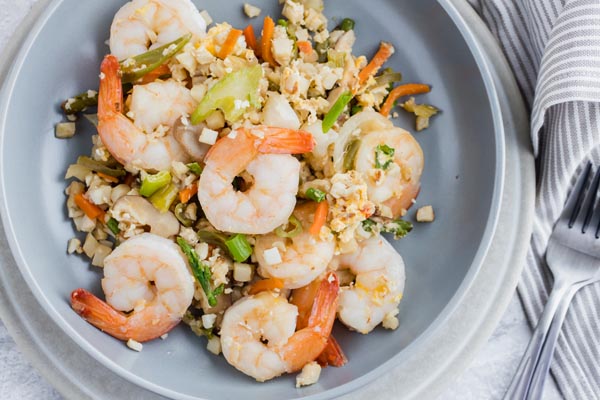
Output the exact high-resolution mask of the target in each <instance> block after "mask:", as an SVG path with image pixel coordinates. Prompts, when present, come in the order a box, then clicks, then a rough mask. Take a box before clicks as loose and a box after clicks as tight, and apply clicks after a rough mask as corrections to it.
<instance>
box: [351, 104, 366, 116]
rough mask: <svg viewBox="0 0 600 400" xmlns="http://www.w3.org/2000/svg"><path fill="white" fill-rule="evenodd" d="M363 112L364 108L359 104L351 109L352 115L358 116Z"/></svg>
mask: <svg viewBox="0 0 600 400" xmlns="http://www.w3.org/2000/svg"><path fill="white" fill-rule="evenodd" d="M362 110H363V106H359V105H358V104H355V105H353V106H352V108H351V109H350V115H356V114H358V113H359V112H361V111H362Z"/></svg>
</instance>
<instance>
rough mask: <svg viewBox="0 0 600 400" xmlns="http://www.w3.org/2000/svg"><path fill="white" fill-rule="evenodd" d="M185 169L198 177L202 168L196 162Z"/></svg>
mask: <svg viewBox="0 0 600 400" xmlns="http://www.w3.org/2000/svg"><path fill="white" fill-rule="evenodd" d="M187 167H188V169H189V170H190V171H192V172H193V173H194V174H196V175H198V176H200V175H202V167H201V166H200V164H198V163H197V162H193V163H191V164H188V165H187Z"/></svg>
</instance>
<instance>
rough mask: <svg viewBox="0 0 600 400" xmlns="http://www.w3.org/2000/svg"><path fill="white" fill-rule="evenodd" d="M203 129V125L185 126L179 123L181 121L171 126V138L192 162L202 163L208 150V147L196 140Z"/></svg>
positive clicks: (204, 126)
mask: <svg viewBox="0 0 600 400" xmlns="http://www.w3.org/2000/svg"><path fill="white" fill-rule="evenodd" d="M204 128H206V125H205V124H198V125H191V124H190V123H188V124H187V125H186V124H184V123H183V122H181V119H179V120H178V121H177V122H175V125H173V136H175V139H176V140H177V141H178V142H179V144H181V146H182V147H183V148H184V149H185V151H186V153H188V154H189V155H190V157H192V158H193V159H194V161H198V162H202V161H204V156H206V153H207V152H208V150H209V149H210V145H208V144H206V143H201V142H200V141H199V140H198V139H199V138H200V134H201V133H202V130H203V129H204Z"/></svg>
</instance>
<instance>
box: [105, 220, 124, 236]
mask: <svg viewBox="0 0 600 400" xmlns="http://www.w3.org/2000/svg"><path fill="white" fill-rule="evenodd" d="M106 226H108V229H110V231H111V232H112V233H114V234H115V235H118V234H119V233H121V230H120V229H119V221H117V220H116V219H114V218H111V219H109V220H108V222H107V223H106Z"/></svg>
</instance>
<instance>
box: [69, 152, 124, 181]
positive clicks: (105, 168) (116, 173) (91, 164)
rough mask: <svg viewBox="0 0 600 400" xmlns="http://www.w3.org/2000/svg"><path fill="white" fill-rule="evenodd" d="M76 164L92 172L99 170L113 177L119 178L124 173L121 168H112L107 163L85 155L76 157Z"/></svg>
mask: <svg viewBox="0 0 600 400" xmlns="http://www.w3.org/2000/svg"><path fill="white" fill-rule="evenodd" d="M77 164H78V165H81V166H82V167H86V168H87V169H89V170H92V171H94V172H101V173H103V174H105V175H108V176H112V177H114V178H119V177H121V176H124V175H125V174H126V172H125V170H124V169H122V168H112V167H110V166H109V164H108V163H105V162H102V161H97V160H94V159H92V158H89V157H86V156H80V157H79V158H78V159H77Z"/></svg>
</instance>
